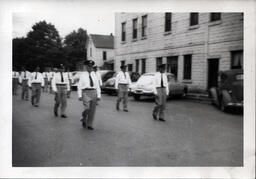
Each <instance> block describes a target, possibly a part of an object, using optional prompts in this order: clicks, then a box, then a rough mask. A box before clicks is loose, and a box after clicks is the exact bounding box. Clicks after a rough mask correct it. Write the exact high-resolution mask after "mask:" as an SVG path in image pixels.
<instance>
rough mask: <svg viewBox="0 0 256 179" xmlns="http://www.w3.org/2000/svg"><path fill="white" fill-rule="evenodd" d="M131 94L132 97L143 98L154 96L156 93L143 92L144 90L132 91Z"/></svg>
mask: <svg viewBox="0 0 256 179" xmlns="http://www.w3.org/2000/svg"><path fill="white" fill-rule="evenodd" d="M131 94H132V95H141V96H153V95H154V92H153V91H143V90H132V91H131Z"/></svg>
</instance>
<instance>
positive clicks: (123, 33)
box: [122, 22, 126, 42]
mask: <svg viewBox="0 0 256 179" xmlns="http://www.w3.org/2000/svg"><path fill="white" fill-rule="evenodd" d="M125 26H126V23H125V22H123V23H122V41H123V42H124V41H125V40H126V37H125V36H126V29H125Z"/></svg>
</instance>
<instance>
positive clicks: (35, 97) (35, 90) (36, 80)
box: [28, 67, 44, 107]
mask: <svg viewBox="0 0 256 179" xmlns="http://www.w3.org/2000/svg"><path fill="white" fill-rule="evenodd" d="M39 69H40V68H39V67H36V69H35V72H33V73H31V75H30V78H29V80H28V85H29V87H30V88H31V90H32V95H31V103H32V105H33V106H35V107H38V106H39V101H40V95H41V88H42V87H44V78H43V75H42V74H41V73H40V72H39Z"/></svg>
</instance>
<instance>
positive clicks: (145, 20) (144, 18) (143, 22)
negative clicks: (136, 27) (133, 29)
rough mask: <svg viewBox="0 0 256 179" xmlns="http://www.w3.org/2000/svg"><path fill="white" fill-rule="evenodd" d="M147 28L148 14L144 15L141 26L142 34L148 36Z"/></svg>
mask: <svg viewBox="0 0 256 179" xmlns="http://www.w3.org/2000/svg"><path fill="white" fill-rule="evenodd" d="M146 28H147V16H142V27H141V36H142V37H144V36H146V35H147V34H146Z"/></svg>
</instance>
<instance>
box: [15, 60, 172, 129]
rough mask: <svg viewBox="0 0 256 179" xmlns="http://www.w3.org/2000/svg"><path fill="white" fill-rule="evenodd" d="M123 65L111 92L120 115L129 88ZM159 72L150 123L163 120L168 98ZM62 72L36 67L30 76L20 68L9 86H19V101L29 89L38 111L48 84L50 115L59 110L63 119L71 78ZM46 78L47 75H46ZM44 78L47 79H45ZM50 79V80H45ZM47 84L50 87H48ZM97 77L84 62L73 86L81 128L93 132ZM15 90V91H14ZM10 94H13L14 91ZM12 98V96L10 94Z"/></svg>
mask: <svg viewBox="0 0 256 179" xmlns="http://www.w3.org/2000/svg"><path fill="white" fill-rule="evenodd" d="M126 67H127V66H126V65H122V66H121V67H120V68H121V71H120V72H119V73H118V74H117V76H116V79H115V88H116V89H117V91H118V97H117V101H116V110H117V111H119V103H120V102H121V101H123V111H125V112H128V109H127V101H128V88H129V85H130V84H131V79H130V76H129V73H127V72H126ZM159 69H160V71H159V72H158V73H157V74H156V75H155V79H154V94H155V100H156V106H155V107H154V109H153V113H152V115H153V118H154V120H157V119H158V120H159V121H165V120H164V109H165V105H166V96H168V94H169V88H168V81H167V76H166V74H165V64H162V65H160V66H159ZM64 71H65V68H64V66H63V65H60V68H59V71H58V72H54V73H53V75H51V73H42V74H41V73H40V72H39V67H37V68H36V69H35V71H34V72H33V73H29V72H27V71H26V70H25V68H23V71H22V72H21V74H19V73H18V72H13V86H14V88H17V87H15V85H17V84H18V83H19V82H20V83H21V85H22V99H24V96H25V97H26V100H28V88H31V91H32V95H31V103H32V105H33V106H35V107H38V104H39V100H40V92H41V88H42V87H44V88H46V86H45V84H50V86H51V89H52V91H53V92H54V94H55V104H54V111H53V112H54V115H55V116H56V117H58V116H59V114H58V108H59V107H60V108H61V117H62V118H67V115H66V113H65V110H66V107H67V97H68V96H69V95H68V94H70V90H71V89H70V85H71V83H72V77H70V76H71V74H70V72H64ZM49 74H50V75H49ZM47 75H48V76H47ZM49 76H50V78H48V77H49ZM49 82H50V83H49ZM101 85H102V81H101V76H100V74H99V72H98V71H97V67H96V66H94V62H93V61H92V60H87V61H85V62H84V70H83V72H82V73H81V74H80V75H79V81H78V86H77V93H78V99H79V100H80V101H82V103H83V105H84V110H83V112H82V119H81V122H82V125H83V127H84V128H87V129H89V130H93V120H94V115H95V110H96V105H97V101H98V100H100V98H101V88H100V87H101ZM15 90H17V89H15ZM15 90H14V91H15ZM14 94H16V93H14Z"/></svg>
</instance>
